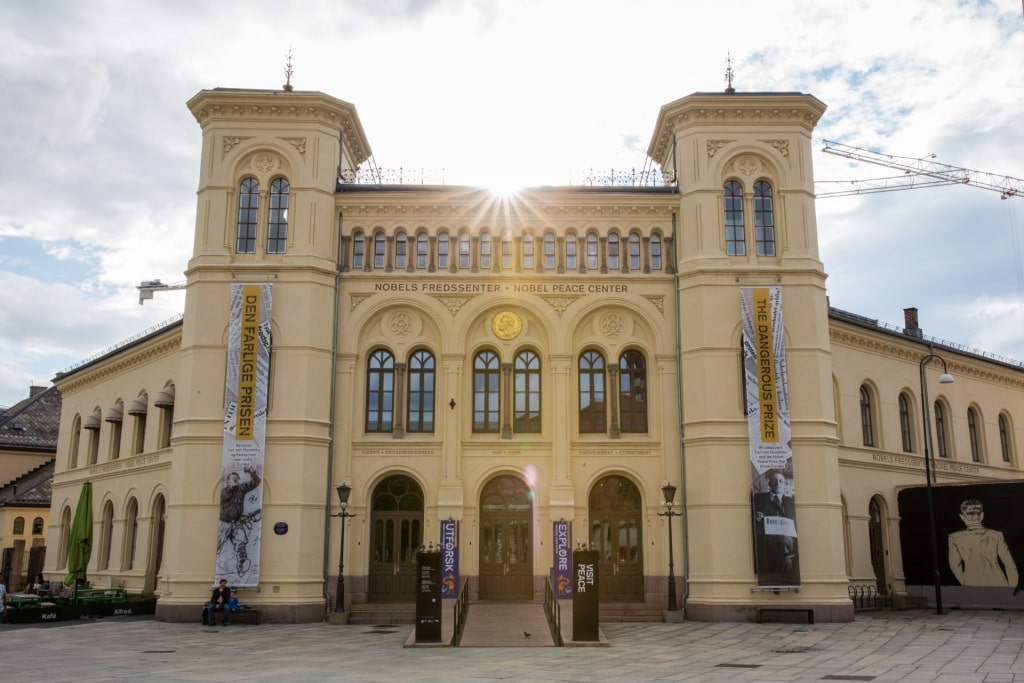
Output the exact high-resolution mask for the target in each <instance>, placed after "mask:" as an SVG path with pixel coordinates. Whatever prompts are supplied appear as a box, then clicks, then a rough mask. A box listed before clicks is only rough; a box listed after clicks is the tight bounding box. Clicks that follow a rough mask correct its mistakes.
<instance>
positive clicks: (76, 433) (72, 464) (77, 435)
mask: <svg viewBox="0 0 1024 683" xmlns="http://www.w3.org/2000/svg"><path fill="white" fill-rule="evenodd" d="M81 438H82V417H81V416H80V415H75V419H74V421H73V422H72V423H71V447H70V448H69V449H68V469H72V470H73V469H75V468H76V467H78V448H79V446H80V445H81Z"/></svg>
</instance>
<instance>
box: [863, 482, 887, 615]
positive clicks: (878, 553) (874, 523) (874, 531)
mask: <svg viewBox="0 0 1024 683" xmlns="http://www.w3.org/2000/svg"><path fill="white" fill-rule="evenodd" d="M883 519H885V516H884V515H883V514H882V505H881V503H880V502H879V501H878V497H877V496H875V497H874V498H872V499H871V502H870V503H868V546H869V547H870V549H871V568H872V569H874V570H875V585H876V586H877V588H878V592H879V593H881V594H882V595H885V594H886V593H887V592H888V591H887V590H886V583H887V582H886V579H885V536H884V534H883V531H882V520H883Z"/></svg>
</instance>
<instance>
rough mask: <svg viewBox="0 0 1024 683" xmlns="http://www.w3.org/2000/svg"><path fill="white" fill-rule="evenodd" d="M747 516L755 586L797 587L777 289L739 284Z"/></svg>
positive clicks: (793, 501)
mask: <svg viewBox="0 0 1024 683" xmlns="http://www.w3.org/2000/svg"><path fill="white" fill-rule="evenodd" d="M740 309H741V314H742V317H743V374H744V378H745V384H746V387H745V388H746V396H747V401H746V404H747V429H748V432H749V435H750V465H751V467H750V474H751V491H752V495H751V519H752V523H753V525H754V541H755V542H754V554H755V558H754V560H755V567H756V571H757V583H758V585H759V586H798V585H800V554H799V550H798V546H797V537H796V496H795V489H794V486H793V449H792V444H791V443H790V422H789V387H788V383H787V378H786V348H785V340H784V336H783V326H782V288H781V287H742V288H741V289H740Z"/></svg>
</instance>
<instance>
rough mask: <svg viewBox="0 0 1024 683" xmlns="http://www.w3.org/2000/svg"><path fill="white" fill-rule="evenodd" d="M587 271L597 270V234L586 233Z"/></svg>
mask: <svg viewBox="0 0 1024 683" xmlns="http://www.w3.org/2000/svg"><path fill="white" fill-rule="evenodd" d="M587 270H597V234H596V233H593V232H588V233H587Z"/></svg>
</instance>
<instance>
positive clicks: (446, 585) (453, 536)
mask: <svg viewBox="0 0 1024 683" xmlns="http://www.w3.org/2000/svg"><path fill="white" fill-rule="evenodd" d="M441 597H442V598H453V599H454V598H457V597H459V523H458V521H457V520H454V519H451V518H449V519H442V520H441Z"/></svg>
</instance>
